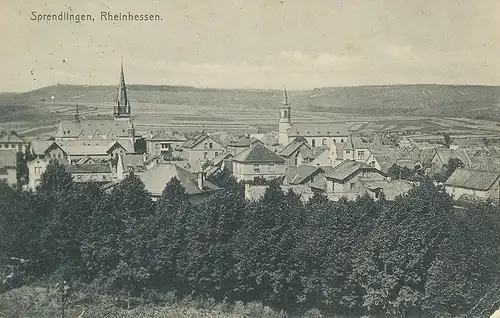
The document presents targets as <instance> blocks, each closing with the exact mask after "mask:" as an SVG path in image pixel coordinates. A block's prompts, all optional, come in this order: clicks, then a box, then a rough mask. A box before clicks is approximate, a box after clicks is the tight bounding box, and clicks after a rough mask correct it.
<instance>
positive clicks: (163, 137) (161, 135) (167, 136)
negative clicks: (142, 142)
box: [146, 131, 186, 141]
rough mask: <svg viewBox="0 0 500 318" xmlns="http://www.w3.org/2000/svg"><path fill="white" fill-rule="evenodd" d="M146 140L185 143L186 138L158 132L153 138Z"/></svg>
mask: <svg viewBox="0 0 500 318" xmlns="http://www.w3.org/2000/svg"><path fill="white" fill-rule="evenodd" d="M146 140H158V141H160V140H167V141H186V137H184V136H182V135H178V134H173V133H171V132H165V131H162V132H159V133H156V134H154V135H153V136H151V137H149V138H146Z"/></svg>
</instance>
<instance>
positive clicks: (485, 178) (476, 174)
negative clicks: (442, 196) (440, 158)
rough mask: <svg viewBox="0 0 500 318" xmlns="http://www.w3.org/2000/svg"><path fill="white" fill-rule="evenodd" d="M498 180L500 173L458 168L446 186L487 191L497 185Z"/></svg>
mask: <svg viewBox="0 0 500 318" xmlns="http://www.w3.org/2000/svg"><path fill="white" fill-rule="evenodd" d="M498 178H500V173H499V172H490V171H483V170H470V169H461V168H458V169H456V170H455V171H454V172H453V173H452V174H451V176H450V177H449V178H448V180H446V182H445V183H444V184H445V185H446V186H450V187H458V188H465V189H471V190H480V191H486V190H489V189H490V188H491V187H492V186H493V185H494V184H495V181H497V180H498Z"/></svg>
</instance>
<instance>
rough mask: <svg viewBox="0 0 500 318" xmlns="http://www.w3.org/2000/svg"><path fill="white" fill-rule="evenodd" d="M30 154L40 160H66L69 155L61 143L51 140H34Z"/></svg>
mask: <svg viewBox="0 0 500 318" xmlns="http://www.w3.org/2000/svg"><path fill="white" fill-rule="evenodd" d="M30 152H31V154H32V155H34V156H35V157H36V158H40V159H56V160H61V159H66V158H67V157H68V154H67V153H66V151H64V149H63V148H62V147H61V146H60V145H59V143H57V142H55V141H50V140H34V141H32V142H31V147H30Z"/></svg>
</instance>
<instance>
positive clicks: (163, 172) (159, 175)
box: [139, 162, 220, 203]
mask: <svg viewBox="0 0 500 318" xmlns="http://www.w3.org/2000/svg"><path fill="white" fill-rule="evenodd" d="M139 178H140V179H141V181H142V182H143V183H144V186H145V188H146V190H147V191H148V192H149V193H150V195H151V197H152V198H153V200H157V199H158V198H159V197H161V195H162V193H163V190H164V189H165V186H166V185H167V183H168V182H170V181H171V180H172V179H173V178H177V180H179V181H180V183H181V185H182V186H183V187H184V189H185V190H186V193H187V195H188V196H189V198H190V200H191V202H193V203H199V202H201V201H203V200H205V199H207V198H209V197H210V196H211V195H213V194H214V193H215V192H216V191H219V190H220V188H219V187H217V186H216V185H214V184H213V183H211V182H209V181H208V180H206V178H205V176H204V174H203V172H199V173H197V174H193V173H191V172H189V171H187V170H186V169H183V168H182V167H179V166H178V165H176V164H174V163H170V162H168V163H167V162H165V163H159V164H158V165H156V166H154V167H152V168H151V169H149V170H147V171H145V172H144V173H142V174H141V175H139Z"/></svg>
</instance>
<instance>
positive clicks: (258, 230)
mask: <svg viewBox="0 0 500 318" xmlns="http://www.w3.org/2000/svg"><path fill="white" fill-rule="evenodd" d="M213 181H214V182H218V183H219V184H220V185H223V186H225V189H223V190H222V191H219V192H217V193H216V194H215V195H214V196H213V197H211V198H210V200H207V201H206V202H204V203H201V204H198V205H193V204H191V203H190V201H189V197H188V195H187V194H186V191H185V189H184V188H183V187H182V185H181V183H180V182H179V181H178V180H177V179H173V180H172V181H170V182H169V183H167V184H166V186H165V189H164V191H163V193H162V196H161V197H160V198H159V199H158V201H156V202H154V201H152V200H151V198H150V197H149V195H148V193H147V191H146V190H145V188H144V185H143V184H142V182H141V181H140V179H139V178H138V177H137V176H135V175H133V174H131V175H130V176H128V177H127V178H125V179H124V180H123V181H122V182H121V183H119V184H118V185H116V187H114V188H113V189H112V190H110V191H108V192H104V191H102V190H101V189H100V188H99V187H98V186H97V185H95V184H77V183H75V182H73V180H72V178H71V176H70V175H69V174H68V173H66V172H65V170H64V168H63V167H62V166H61V165H59V164H58V163H56V162H53V163H51V164H50V165H49V166H48V168H47V171H46V172H45V173H44V174H43V175H42V178H41V183H40V185H39V187H38V189H37V192H36V193H33V192H26V191H21V190H16V189H13V188H11V187H9V186H8V185H7V184H4V183H2V184H0V235H1V236H0V238H1V239H0V262H1V265H2V268H4V269H5V268H6V267H5V266H6V265H7V264H8V263H9V260H11V257H16V258H18V259H19V258H21V259H25V260H30V262H31V264H32V265H31V266H30V268H29V270H27V272H28V274H29V275H30V277H31V279H37V278H40V277H47V276H50V277H62V278H64V279H66V280H68V281H71V282H72V284H74V285H75V284H76V285H86V286H93V288H95V290H97V291H98V292H100V293H104V294H109V295H112V296H114V297H121V298H123V299H130V298H133V299H143V300H144V301H151V302H155V301H158V299H160V296H159V295H162V294H163V295H164V294H166V293H169V292H170V293H171V292H175V293H176V295H178V296H179V297H183V296H186V295H193V296H196V297H208V298H211V299H214V300H215V301H218V302H234V301H244V302H251V301H257V302H262V303H263V304H265V305H268V306H271V307H273V308H275V309H278V310H280V309H284V310H286V311H287V312H290V313H301V312H304V311H306V310H308V309H311V308H316V309H319V310H320V311H321V312H323V313H325V314H327V315H330V314H340V315H363V314H370V315H380V316H384V315H386V316H422V315H438V314H450V315H459V314H465V315H471V314H478V315H484V314H485V313H490V312H492V311H494V310H495V309H496V308H497V307H498V305H500V304H499V303H497V302H495V301H497V299H498V298H499V297H500V293H499V292H498V289H499V288H498V287H499V286H500V281H499V277H500V263H499V262H498V259H500V245H499V242H500V240H499V239H500V213H499V212H500V211H499V208H498V206H496V205H493V204H491V203H486V202H485V203H477V204H474V205H470V206H467V207H465V208H463V209H460V210H457V209H456V208H454V207H453V201H452V199H451V198H450V197H449V196H448V195H447V194H446V193H445V191H443V189H442V188H439V187H436V186H435V185H433V183H432V182H430V181H425V180H424V181H422V182H421V183H420V185H418V186H415V187H414V188H413V189H412V190H411V191H410V192H409V193H408V194H407V195H405V196H401V197H398V198H397V199H396V200H394V201H386V200H384V199H383V198H382V199H380V200H377V201H374V200H372V199H370V198H368V197H361V198H358V200H356V201H346V200H341V201H339V202H332V201H329V200H328V199H327V198H326V197H324V196H322V195H321V194H319V193H318V194H316V195H315V196H314V197H313V198H312V199H311V200H309V201H308V202H306V203H304V202H302V201H301V200H300V197H299V196H298V195H297V194H295V193H294V192H292V191H290V192H288V193H284V192H282V191H281V188H280V187H279V184H278V183H277V182H271V183H270V184H269V187H268V189H267V191H266V192H265V194H264V196H263V197H262V198H261V199H260V200H259V201H256V202H249V201H245V199H244V196H243V187H242V184H240V183H237V182H236V181H235V180H234V179H232V177H231V176H230V175H229V174H227V175H224V174H222V175H219V176H218V177H216V178H214V179H213ZM14 278H15V277H14ZM14 278H13V277H12V275H11V279H10V280H6V281H4V288H12V287H15V286H16V284H17V285H19V284H22V283H25V282H26V279H27V278H19V281H17V282H16V281H15V279H14ZM495 306H496V307H495Z"/></svg>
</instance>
